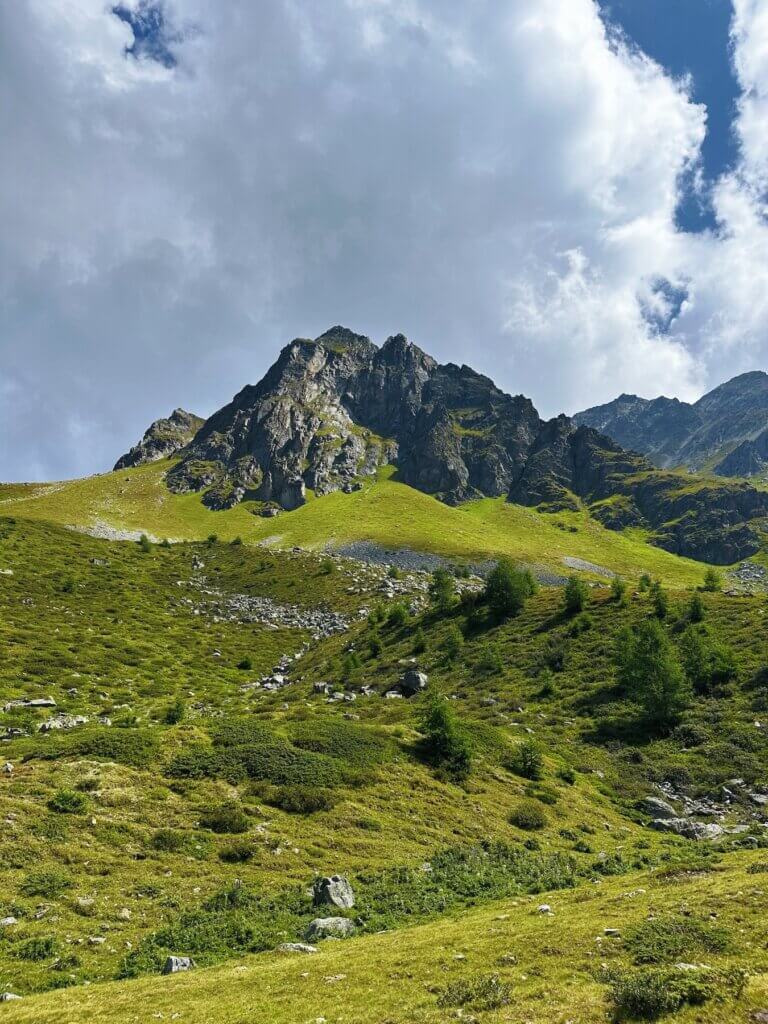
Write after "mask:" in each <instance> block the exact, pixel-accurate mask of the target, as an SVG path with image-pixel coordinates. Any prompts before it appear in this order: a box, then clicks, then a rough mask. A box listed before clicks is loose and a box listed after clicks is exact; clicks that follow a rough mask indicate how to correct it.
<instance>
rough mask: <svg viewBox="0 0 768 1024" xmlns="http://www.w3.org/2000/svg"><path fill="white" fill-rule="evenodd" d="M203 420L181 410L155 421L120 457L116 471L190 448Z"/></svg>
mask: <svg viewBox="0 0 768 1024" xmlns="http://www.w3.org/2000/svg"><path fill="white" fill-rule="evenodd" d="M204 422H205V420H203V419H201V418H200V417H199V416H195V415H194V414H193V413H191V412H186V411H185V410H184V409H174V410H173V412H172V413H171V415H170V416H169V417H168V418H167V419H160V420H155V422H154V423H153V424H151V426H149V427H148V428H147V430H146V432H145V434H144V437H142V439H141V441H139V443H138V444H137V445H134V446H133V448H131V450H130V451H129V452H126V453H125V455H122V456H121V457H120V458H119V459H118V460H117V462H116V463H115V469H129V468H131V467H133V466H143V465H144V464H145V463H147V462H157V461H158V460H159V459H167V458H168V457H169V456H170V455H175V454H176V452H178V451H180V450H181V449H182V448H183V447H184V445H186V444H189V442H190V441H191V440H192V438H193V437H194V436H195V434H196V433H197V431H198V430H199V429H200V427H202V425H203V423H204Z"/></svg>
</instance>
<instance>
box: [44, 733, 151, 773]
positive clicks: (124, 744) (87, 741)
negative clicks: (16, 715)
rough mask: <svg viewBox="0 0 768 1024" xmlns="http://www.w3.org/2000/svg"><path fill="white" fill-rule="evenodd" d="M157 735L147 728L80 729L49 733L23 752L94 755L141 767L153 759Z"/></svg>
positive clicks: (52, 755)
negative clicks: (37, 746) (43, 741)
mask: <svg viewBox="0 0 768 1024" xmlns="http://www.w3.org/2000/svg"><path fill="white" fill-rule="evenodd" d="M157 750H158V739H157V737H156V736H155V735H153V734H152V733H151V732H150V731H149V730H148V729H110V728H106V727H105V728H101V729H80V730H78V731H76V732H72V733H69V734H67V735H63V736H51V737H50V738H48V740H47V741H46V744H45V746H44V747H41V748H40V749H38V750H33V751H31V752H30V753H28V754H26V755H25V760H27V759H31V758H39V759H40V760H44V761H55V760H58V759H59V758H61V757H80V758H97V759H99V760H104V761H115V762H117V764H124V765H129V766H130V767H132V768H145V767H147V765H149V764H151V763H152V761H153V760H154V758H155V756H156V754H157Z"/></svg>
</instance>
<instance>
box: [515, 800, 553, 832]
mask: <svg viewBox="0 0 768 1024" xmlns="http://www.w3.org/2000/svg"><path fill="white" fill-rule="evenodd" d="M509 821H510V824H512V825H515V826H516V827H517V828H521V829H523V830H524V831H526V832H537V831H538V830H539V829H542V828H544V827H545V825H546V824H547V815H546V813H545V812H544V808H543V807H542V806H541V804H539V803H537V802H536V801H535V800H521V801H520V803H519V804H518V805H517V807H515V808H514V810H513V811H512V812H511V814H510V815H509Z"/></svg>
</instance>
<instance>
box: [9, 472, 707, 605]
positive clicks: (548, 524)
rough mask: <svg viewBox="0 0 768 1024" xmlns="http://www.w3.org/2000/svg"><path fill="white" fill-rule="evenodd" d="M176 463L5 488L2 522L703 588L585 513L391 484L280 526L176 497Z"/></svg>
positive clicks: (331, 501) (692, 567)
mask: <svg viewBox="0 0 768 1024" xmlns="http://www.w3.org/2000/svg"><path fill="white" fill-rule="evenodd" d="M168 465H169V464H168V463H154V464H151V465H148V466H143V467H140V468H139V469H133V470H126V471H123V472H119V473H107V474H104V475H102V476H95V477H88V478H87V479H84V480H75V481H68V482H66V483H57V484H44V485H37V484H34V485H19V484H10V485H2V486H0V513H6V514H9V515H14V516H17V517H23V518H25V519H35V520H45V521H50V522H54V523H59V524H61V525H67V526H80V527H85V528H89V529H94V528H95V529H97V530H98V529H99V528H102V532H103V528H104V527H108V528H112V529H113V530H118V531H130V532H132V533H134V534H136V535H137V536H138V534H140V533H147V534H150V535H152V536H154V537H156V538H158V539H161V538H166V537H167V538H170V539H173V540H202V539H204V538H206V537H207V536H208V535H209V534H211V533H216V534H217V535H218V536H219V537H220V538H222V539H224V540H231V539H232V538H234V537H237V536H239V537H242V539H243V540H244V541H245V542H246V543H247V544H255V543H265V544H269V545H277V546H280V547H284V548H285V547H291V546H293V545H299V546H302V547H306V548H321V547H324V546H326V545H334V544H343V543H346V542H350V541H357V540H370V541H374V542H376V543H379V544H381V545H384V546H386V547H405V548H412V549H414V550H417V551H427V552H437V553H439V554H442V555H447V556H449V557H453V558H467V559H487V558H493V557H498V555H500V554H505V555H509V556H510V557H512V558H515V559H521V560H523V561H526V562H529V563H531V564H535V565H540V566H543V567H545V568H548V569H550V570H554V571H556V572H559V573H563V571H564V565H563V558H566V557H571V558H574V557H575V558H580V559H583V560H585V561H588V562H592V563H594V564H596V565H599V566H603V567H605V568H606V569H609V570H612V571H614V572H618V573H620V574H621V575H626V576H637V575H639V574H640V573H641V572H649V573H651V574H652V575H654V576H657V577H658V578H660V579H662V580H664V581H665V582H667V583H669V584H670V585H673V586H679V587H684V586H689V585H692V584H693V585H695V584H698V583H699V582H700V580H701V577H702V574H703V571H704V568H703V566H702V565H701V564H700V563H698V562H693V561H691V560H688V559H681V558H678V557H676V556H674V555H670V554H668V553H667V552H665V551H662V550H660V549H659V548H655V547H652V546H651V545H649V544H648V543H646V540H645V536H644V535H643V533H642V532H641V531H637V530H627V531H624V532H622V533H617V532H614V531H610V530H607V529H605V528H604V527H602V526H600V524H599V523H597V522H595V520H594V519H592V518H591V517H590V516H589V515H588V514H587V513H586V512H563V513H560V514H557V515H549V514H546V513H540V512H537V511H535V510H532V509H527V508H523V507H521V506H518V505H512V504H509V503H507V502H505V501H504V500H503V499H484V500H482V501H477V502H471V503H469V504H467V505H464V506H462V507H460V508H451V507H449V506H447V505H444V504H442V503H441V502H439V501H436V500H435V499H434V498H431V497H430V496H429V495H426V494H423V493H421V492H420V491H416V490H413V489H412V488H410V487H407V486H405V485H404V484H400V483H398V482H396V481H394V480H392V479H390V478H389V475H390V474H391V467H389V468H388V470H386V471H385V472H383V473H382V474H381V476H380V478H379V479H378V480H377V481H376V482H375V483H371V484H367V485H366V486H365V488H364V489H363V490H362V491H359V492H357V493H354V494H341V493H335V494H329V495H326V496H325V497H322V498H311V500H310V501H309V502H308V503H307V504H306V505H304V506H303V507H302V508H300V509H298V510H296V511H295V512H290V513H282V514H281V515H280V516H278V517H277V518H274V519H263V518H261V517H259V516H258V515H254V514H253V512H254V511H258V509H257V508H256V507H255V506H254V505H253V504H252V503H244V504H241V505H238V506H236V507H235V508H233V509H230V510H227V511H224V512H211V511H209V510H207V509H206V508H205V507H204V506H203V505H202V503H201V501H200V496H199V495H196V494H190V495H174V494H171V493H170V492H169V491H168V489H167V487H166V486H165V484H164V482H163V474H164V472H165V470H166V469H167V467H168Z"/></svg>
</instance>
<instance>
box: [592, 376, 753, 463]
mask: <svg viewBox="0 0 768 1024" xmlns="http://www.w3.org/2000/svg"><path fill="white" fill-rule="evenodd" d="M573 420H574V422H575V423H577V424H580V425H584V426H591V427H594V428H595V429H596V430H600V431H601V432H602V433H605V434H607V435H608V436H609V437H611V438H612V439H613V440H615V441H617V442H618V443H619V444H621V445H623V446H624V447H629V448H632V449H634V450H635V451H639V452H641V453H642V454H644V455H646V456H647V457H648V458H649V459H650V460H651V461H652V462H653V463H654V465H656V466H657V467H659V468H661V469H670V468H673V467H677V466H681V467H684V468H686V469H689V470H692V471H701V470H703V469H706V468H711V469H712V471H713V472H714V473H715V474H716V475H718V476H765V475H766V472H768V457H766V458H764V453H765V452H768V374H766V373H765V372H764V371H762V370H749V371H747V372H746V373H742V374H739V375H737V376H736V377H733V378H731V379H730V380H728V381H725V382H724V383H722V384H719V385H718V386H717V387H716V388H713V389H712V390H711V391H709V392H707V393H706V394H704V395H702V397H701V398H699V399H698V401H696V402H693V403H689V402H681V401H680V400H679V399H677V398H667V397H665V396H660V397H658V398H653V399H647V398H640V397H639V396H638V395H628V394H622V395H619V397H618V398H615V399H614V400H613V401H612V402H607V403H605V404H604V405H598V406H593V407H592V408H589V409H585V410H583V411H582V412H578V413H576V414H575V415H574V416H573ZM758 439H759V440H758ZM736 452H738V453H739V454H738V455H736V456H735V457H734V458H731V456H732V455H733V454H734V453H736Z"/></svg>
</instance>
